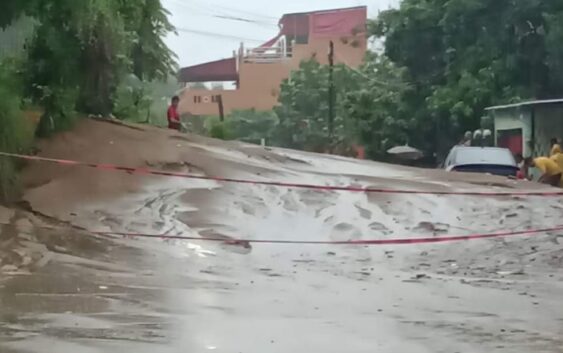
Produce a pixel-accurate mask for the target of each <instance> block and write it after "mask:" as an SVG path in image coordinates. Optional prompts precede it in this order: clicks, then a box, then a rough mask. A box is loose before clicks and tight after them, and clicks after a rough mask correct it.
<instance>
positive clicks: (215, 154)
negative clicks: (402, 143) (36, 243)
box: [0, 119, 539, 269]
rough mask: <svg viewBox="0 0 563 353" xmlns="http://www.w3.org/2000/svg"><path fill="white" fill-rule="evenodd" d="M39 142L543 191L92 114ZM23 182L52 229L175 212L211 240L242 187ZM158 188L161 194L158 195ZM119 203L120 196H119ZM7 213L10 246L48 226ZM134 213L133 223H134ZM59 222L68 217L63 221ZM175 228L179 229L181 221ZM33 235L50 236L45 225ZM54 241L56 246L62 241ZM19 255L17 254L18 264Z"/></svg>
mask: <svg viewBox="0 0 563 353" xmlns="http://www.w3.org/2000/svg"><path fill="white" fill-rule="evenodd" d="M38 147H39V155H40V156H43V157H50V158H59V159H68V160H79V161H84V162H89V163H110V164H117V165H123V166H129V167H150V168H154V169H163V170H175V171H183V172H190V173H196V174H200V175H209V176H226V177H240V178H247V179H256V180H279V181H286V182H287V181H289V182H305V183H306V182H309V183H321V184H322V183H323V182H326V180H328V179H331V180H332V179H335V180H336V179H338V178H342V179H343V180H344V179H345V180H353V181H354V182H356V183H358V184H359V185H373V186H374V187H383V188H405V189H415V190H440V191H444V190H449V189H453V188H456V189H473V190H475V189H480V190H487V189H492V188H497V189H503V190H507V189H514V188H518V189H525V188H537V187H539V186H537V185H534V184H531V183H520V182H516V181H512V180H506V179H503V178H496V177H489V176H484V175H463V174H455V175H454V174H453V173H445V172H442V171H438V170H422V169H415V168H408V167H399V166H390V165H385V164H381V163H376V162H369V161H355V160H350V159H345V158H342V157H337V156H326V155H323V156H322V157H321V156H319V155H315V154H310V153H301V152H294V151H287V150H276V149H273V150H271V149H267V148H262V147H259V146H252V145H245V144H242V143H238V142H225V141H217V140H212V139H208V138H204V137H200V136H195V135H189V134H180V133H178V132H175V131H170V130H166V129H159V128H155V127H151V126H144V125H128V124H123V123H118V122H104V121H97V120H89V119H85V120H82V121H80V122H79V123H78V124H77V126H76V127H75V128H74V129H73V130H72V131H69V132H65V133H61V134H59V135H57V136H56V137H55V138H53V139H50V140H45V141H40V142H39V145H38ZM305 179H306V180H305ZM23 180H24V185H25V187H26V192H25V194H24V197H23V199H24V201H25V202H26V203H27V207H28V211H31V212H35V213H37V214H38V215H41V216H45V217H48V218H47V219H48V220H49V221H50V222H51V224H50V227H56V226H61V225H62V226H66V225H67V224H71V225H74V226H81V227H84V228H88V229H100V227H101V226H104V227H105V228H104V229H107V228H110V229H112V230H118V231H123V230H125V229H133V228H131V224H136V225H137V227H136V228H134V229H136V230H139V229H140V228H139V225H141V226H143V227H144V228H142V229H145V230H146V229H150V230H151V231H163V230H165V229H166V227H167V225H166V223H167V222H168V221H170V218H174V219H177V220H178V221H179V222H183V223H186V224H188V225H189V226H192V227H199V228H201V232H199V233H197V234H198V235H201V236H207V234H210V232H211V234H217V233H215V232H213V231H212V230H209V229H210V228H213V226H214V222H215V223H216V222H217V218H218V216H217V215H218V214H220V213H221V212H222V211H221V210H218V209H217V207H223V206H225V205H224V200H225V198H228V197H229V196H232V195H234V194H236V193H240V192H242V191H241V190H240V189H237V188H238V187H239V186H237V185H233V184H229V187H223V186H224V185H217V184H214V183H212V182H211V183H207V184H197V183H196V181H193V180H188V179H182V180H178V179H174V178H170V179H166V178H161V177H155V176H146V175H134V174H128V173H125V172H111V171H107V170H99V169H92V168H83V167H70V166H62V165H57V164H52V163H43V162H30V163H29V164H28V165H27V167H26V168H25V170H24V172H23ZM319 180H320V181H319ZM323 180H324V181H323ZM175 183H176V184H175ZM151 185H155V190H152V189H151V190H150V191H149V190H148V189H149V188H150V187H151ZM162 185H165V187H162ZM166 185H167V186H166ZM210 187H213V188H218V187H220V190H215V192H213V193H209V192H208V191H209V188H210ZM240 187H242V186H240ZM171 190H172V191H171ZM174 190H176V191H174ZM178 190H179V191H178ZM233 190H235V191H234V192H233ZM245 190H246V189H245ZM248 190H250V189H248ZM271 191H272V190H271ZM276 192H277V191H276ZM151 193H152V194H153V195H149V194H151ZM243 193H244V194H245V195H248V197H246V196H245V197H242V198H240V200H239V201H240V202H237V203H235V204H234V205H233V206H234V207H238V208H242V209H243V211H244V213H245V214H250V213H253V212H255V211H253V208H256V207H257V208H263V209H264V208H267V207H268V205H266V204H265V203H264V200H262V199H260V197H258V196H256V195H255V196H252V193H251V192H249V191H244V192H243ZM139 195H149V196H146V197H144V196H139ZM155 195H156V196H155ZM116 200H119V201H120V202H115V201H116ZM368 200H371V201H372V202H376V201H377V202H383V201H385V202H387V203H386V204H385V205H383V206H382V207H383V208H384V207H392V206H393V205H391V206H387V204H391V202H392V201H393V202H395V201H396V200H395V201H394V198H393V197H392V196H391V195H369V198H368ZM176 201H177V202H178V203H183V204H189V205H192V206H195V207H196V208H197V210H199V212H194V211H190V210H188V211H186V210H184V211H178V210H171V206H170V203H173V202H176ZM377 202H376V203H377ZM157 203H158V204H159V206H158V207H156V204H157ZM93 205H94V206H95V207H94V210H93V208H92V207H93ZM256 205H258V206H256ZM260 205H261V206H260ZM245 207H246V208H245ZM147 208H148V209H151V208H153V209H152V210H151V211H153V213H154V214H155V215H156V218H155V219H149V218H147V217H146V216H145V214H144V213H143V212H142V209H147ZM395 211H396V212H399V211H400V210H398V209H396V210H395ZM6 212H7V213H8V214H10V212H11V214H12V215H11V216H4V217H3V218H4V219H0V223H2V224H3V226H2V227H3V230H2V231H1V233H0V235H1V236H2V239H3V241H4V243H5V244H4V248H5V249H7V248H8V245H6V244H10V242H11V240H10V239H15V238H17V237H18V236H19V235H20V234H22V233H21V230H20V229H16V228H14V224H15V223H16V221H17V222H20V223H22V222H23V223H30V222H31V223H32V224H39V223H40V222H44V220H38V218H37V217H35V216H33V214H32V213H29V212H24V211H21V210H20V211H18V212H14V210H7V211H5V212H4V213H6ZM391 213H392V212H391ZM34 217H35V218H34ZM124 218H129V220H127V221H124V220H123V219H124ZM143 218H147V219H143ZM219 218H220V217H219ZM57 222H61V223H60V225H57ZM143 222H144V223H143ZM156 224H161V225H160V226H156ZM127 227H129V228H127ZM169 228H170V227H169ZM171 228H177V227H176V226H174V225H172V226H171ZM10 229H12V230H10ZM178 231H179V232H180V231H182V230H178ZM28 233H32V235H39V236H40V234H42V233H44V231H39V230H37V231H35V232H28ZM47 233H48V232H47ZM51 233H52V232H51ZM62 234H64V232H62ZM28 235H30V234H28ZM30 236H31V235H30ZM54 238H57V237H54ZM35 240H40V239H35ZM43 240H45V239H43ZM6 241H8V242H6ZM49 241H51V242H54V243H56V241H57V240H49ZM49 241H47V243H48V244H49ZM54 243H53V244H54ZM49 246H51V245H49ZM62 246H63V247H65V246H68V244H66V243H65V244H63V245H62ZM12 248H14V249H15V248H17V246H16V247H14V246H12ZM51 248H53V246H51ZM10 251H11V250H10ZM14 256H15V255H14ZM14 256H8V257H5V259H8V260H4V261H11V262H13V263H16V262H18V261H17V259H16V258H15V257H14ZM20 257H21V258H22V259H21V261H20V262H21V263H26V262H29V259H27V258H26V256H25V255H22V256H20ZM11 258H13V260H9V259H11ZM8 269H13V268H11V267H9V268H8Z"/></svg>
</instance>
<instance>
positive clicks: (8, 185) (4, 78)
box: [0, 61, 33, 201]
mask: <svg viewBox="0 0 563 353" xmlns="http://www.w3.org/2000/svg"><path fill="white" fill-rule="evenodd" d="M15 65H16V64H15V63H13V62H6V61H3V62H0V127H1V128H0V151H4V152H12V153H25V152H27V151H28V149H29V148H30V147H31V144H32V139H33V134H32V130H31V127H30V126H29V123H28V121H27V120H25V119H24V116H23V114H22V111H21V108H20V105H21V104H22V97H21V95H20V94H21V89H20V88H21V84H20V82H19V79H18V77H17V76H15V75H14V72H16V68H15ZM16 167H17V165H16V162H15V161H14V160H12V159H8V158H6V157H0V201H7V200H10V199H12V198H13V197H14V196H16V194H17V192H18V179H17V175H16Z"/></svg>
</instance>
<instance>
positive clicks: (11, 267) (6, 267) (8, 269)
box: [0, 265, 18, 272]
mask: <svg viewBox="0 0 563 353" xmlns="http://www.w3.org/2000/svg"><path fill="white" fill-rule="evenodd" d="M17 270H18V268H17V267H16V266H14V265H4V266H2V268H0V271H2V272H15V271H17Z"/></svg>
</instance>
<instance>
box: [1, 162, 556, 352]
mask: <svg viewBox="0 0 563 353" xmlns="http://www.w3.org/2000/svg"><path fill="white" fill-rule="evenodd" d="M231 157H234V156H231ZM308 162H311V161H308ZM313 162H315V161H313ZM318 163H320V164H321V165H328V164H330V165H331V168H337V167H338V165H336V166H335V163H336V164H337V163H338V160H329V161H325V160H323V161H319V162H318ZM323 163H325V164H323ZM346 163H347V164H345V165H342V167H343V168H344V167H346V168H347V170H349V171H350V174H354V175H355V177H354V178H355V179H356V180H353V181H352V180H351V179H348V178H345V177H341V176H334V175H332V174H330V173H329V172H330V171H328V170H327V171H326V173H325V174H323V175H314V176H311V175H310V174H302V175H301V179H302V180H304V181H307V182H309V181H315V182H317V183H324V182H327V183H332V184H339V183H344V184H347V183H350V182H361V180H357V178H358V175H360V174H369V173H368V172H369V170H366V169H365V168H368V167H366V166H365V165H362V167H361V168H360V169H359V170H358V171H354V170H351V169H353V168H352V167H351V166H350V165H349V163H350V162H346ZM313 164H314V163H313ZM313 167H314V165H313ZM308 168H310V167H304V166H303V165H302V164H301V165H300V167H299V168H297V167H296V169H295V170H293V171H292V173H295V174H298V173H300V170H301V169H308ZM368 169H369V168H368ZM386 173H389V171H387V172H386ZM373 175H376V173H374V174H373ZM411 177H412V175H407V174H404V172H403V171H401V172H400V173H398V174H397V178H398V179H400V178H407V179H409V180H410V178H411ZM444 185H445V186H444V187H448V186H447V183H445V184H444ZM72 219H73V223H75V224H77V225H82V226H87V227H89V228H91V227H93V226H96V227H103V228H104V229H113V230H120V231H144V232H147V231H152V232H167V233H168V234H185V235H198V234H199V235H202V236H206V235H208V234H213V235H217V234H219V235H223V236H224V237H225V238H226V239H227V238H228V237H243V238H249V239H252V238H254V239H265V238H270V239H296V240H303V239H307V240H346V239H368V238H378V239H379V238H389V237H404V236H432V235H440V234H445V233H447V234H460V235H461V234H468V233H471V232H483V231H487V232H489V231H494V230H500V229H522V228H526V227H538V226H539V227H548V226H554V225H559V223H560V219H561V203H560V202H559V201H558V200H549V201H546V200H545V199H539V198H538V199H530V200H522V199H487V200H486V201H484V200H482V199H471V198H461V197H432V196H421V197H403V196H388V195H387V196H382V195H370V196H367V195H364V194H350V193H343V192H335V193H320V192H313V191H290V190H286V189H277V188H269V187H252V188H251V187H247V186H237V185H225V186H223V187H221V188H217V185H216V184H210V183H203V182H201V183H193V182H190V183H186V182H184V181H173V182H172V181H171V182H167V183H161V184H158V183H156V184H151V185H147V187H146V188H145V189H144V192H143V193H139V194H135V195H129V196H127V197H123V198H120V199H119V200H115V201H114V202H113V203H111V204H109V205H108V204H88V205H84V206H83V207H81V208H80V209H75V210H74V212H73V215H72ZM76 236H84V235H83V234H78V233H77V234H76ZM562 243H563V242H562V239H561V237H559V236H558V234H551V235H542V236H538V237H533V238H514V239H506V240H487V241H476V242H471V243H469V242H468V243H456V244H445V245H439V246H436V245H433V246H428V245H426V246H408V247H373V248H368V247H346V246H342V247H330V246H296V245H284V246H273V245H253V246H252V249H241V248H240V247H237V246H236V245H235V246H232V245H222V244H207V243H204V242H202V243H196V244H193V243H188V242H182V241H175V242H162V241H145V240H135V239H120V238H115V239H112V240H111V241H110V242H108V243H104V244H103V247H102V248H101V249H98V251H96V252H90V253H84V252H79V251H77V250H73V248H71V247H69V248H68V249H67V250H68V251H66V252H62V251H50V252H51V253H52V256H51V258H50V261H49V262H48V263H46V264H45V265H44V266H43V267H41V268H40V269H38V270H37V271H34V272H31V273H29V274H19V275H18V274H16V275H13V276H8V275H1V276H2V277H0V278H1V282H0V352H18V353H19V352H62V353H64V352H73V353H74V352H114V351H120V352H135V353H138V352H141V353H144V352H194V353H199V352H228V353H231V352H234V353H237V352H245V353H253V352H256V353H258V352H260V353H262V352H323V353H325V352H335V353H336V352H374V351H377V352H401V351H403V352H415V353H418V352H468V353H469V352H491V351H494V352H530V351H537V352H563V349H562V347H563V306H561V303H560V298H561V294H562V293H563V285H562V284H561V283H563V272H562V270H561V268H562V267H561V264H563V246H562V245H561V244H562ZM55 250H56V249H55ZM59 250H60V249H59ZM249 250H250V251H249Z"/></svg>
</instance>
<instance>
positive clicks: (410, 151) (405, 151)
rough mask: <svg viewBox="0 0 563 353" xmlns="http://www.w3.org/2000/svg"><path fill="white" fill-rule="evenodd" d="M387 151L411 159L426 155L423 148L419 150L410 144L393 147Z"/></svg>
mask: <svg viewBox="0 0 563 353" xmlns="http://www.w3.org/2000/svg"><path fill="white" fill-rule="evenodd" d="M387 153H389V154H392V155H394V156H396V157H398V158H402V159H411V160H416V159H420V158H422V157H423V156H424V153H422V151H421V150H418V149H416V148H414V147H410V146H408V145H405V146H396V147H393V148H391V149H390V150H388V151H387Z"/></svg>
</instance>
